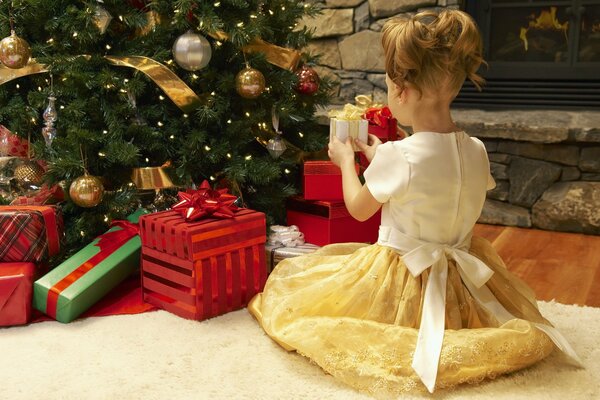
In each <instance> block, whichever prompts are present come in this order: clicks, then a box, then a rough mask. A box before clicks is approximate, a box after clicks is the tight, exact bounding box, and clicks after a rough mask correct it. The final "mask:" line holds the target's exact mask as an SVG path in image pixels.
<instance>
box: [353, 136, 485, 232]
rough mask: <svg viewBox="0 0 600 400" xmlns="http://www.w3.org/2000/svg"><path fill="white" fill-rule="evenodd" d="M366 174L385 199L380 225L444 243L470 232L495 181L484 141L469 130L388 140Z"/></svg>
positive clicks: (381, 199)
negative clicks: (470, 134)
mask: <svg viewBox="0 0 600 400" xmlns="http://www.w3.org/2000/svg"><path fill="white" fill-rule="evenodd" d="M364 177H365V181H366V185H367V187H368V188H369V191H370V192H371V194H372V195H373V197H375V199H376V200H377V201H378V202H380V203H383V207H382V214H381V225H383V226H390V227H393V228H396V229H398V230H400V231H402V232H403V233H405V234H407V235H409V236H411V237H413V238H415V239H419V240H424V241H427V242H433V243H445V244H457V243H460V242H462V241H464V240H465V239H466V238H467V236H469V235H470V232H471V230H472V229H473V226H474V225H475V223H476V222H477V219H478V218H479V215H480V214H481V210H482V208H483V203H484V201H485V196H486V191H487V189H491V188H493V187H495V185H496V184H495V182H494V179H493V178H492V176H491V175H490V165H489V161H488V157H487V152H486V150H485V146H484V145H483V143H482V142H481V141H480V140H479V139H476V138H472V137H470V136H469V135H467V134H466V133H465V132H453V133H435V132H418V133H415V134H413V135H412V136H410V137H408V138H406V139H404V140H400V141H393V142H387V143H384V144H382V145H380V146H378V147H377V150H376V152H375V156H374V157H373V160H372V162H371V164H370V165H369V167H368V168H367V170H366V171H365V173H364Z"/></svg>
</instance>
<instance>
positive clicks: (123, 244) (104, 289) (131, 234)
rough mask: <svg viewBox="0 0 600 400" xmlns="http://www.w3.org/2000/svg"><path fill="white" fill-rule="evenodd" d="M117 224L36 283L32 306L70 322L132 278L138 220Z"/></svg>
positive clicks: (131, 218)
mask: <svg viewBox="0 0 600 400" xmlns="http://www.w3.org/2000/svg"><path fill="white" fill-rule="evenodd" d="M146 213H147V211H146V210H143V209H139V210H137V211H136V212H135V213H133V214H131V215H130V216H129V217H127V221H118V222H116V223H114V224H115V225H116V226H113V227H112V228H111V229H109V230H108V231H107V232H106V233H104V234H103V235H100V236H99V237H98V238H96V239H94V241H93V242H92V243H90V244H88V245H87V246H85V247H84V248H83V249H81V250H79V251H78V252H77V253H75V254H74V255H73V256H71V257H70V258H69V259H67V260H65V261H64V262H63V263H62V264H60V265H59V266H58V267H56V268H54V269H53V270H52V271H50V272H49V273H47V274H46V275H44V276H43V277H42V278H40V279H38V280H37V281H35V282H34V284H33V306H34V307H35V308H36V309H38V310H40V311H41V312H43V313H44V314H47V315H48V316H50V317H52V318H54V319H56V320H57V321H60V322H64V323H67V322H71V321H73V320H74V319H75V318H77V317H78V316H79V315H81V314H82V313H83V312H85V311H86V310H87V309H89V308H90V307H91V306H93V305H94V304H96V303H97V302H98V301H99V300H100V299H101V298H102V297H104V296H105V295H106V294H107V293H108V292H110V291H111V290H112V289H114V288H115V287H116V286H117V285H118V284H119V283H121V282H122V281H124V280H125V279H126V278H127V277H128V276H129V275H131V274H132V273H133V272H134V271H135V270H136V269H137V268H138V267H139V265H140V249H141V246H142V245H141V241H140V237H139V235H138V230H137V222H138V218H139V217H140V216H141V215H143V214H146Z"/></svg>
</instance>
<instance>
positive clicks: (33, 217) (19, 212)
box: [0, 206, 63, 263]
mask: <svg viewBox="0 0 600 400" xmlns="http://www.w3.org/2000/svg"><path fill="white" fill-rule="evenodd" d="M62 226H63V225H62V217H61V214H60V213H59V212H58V210H57V209H56V208H54V207H50V206H0V261H2V262H21V261H22V262H35V263H39V262H41V261H43V260H45V259H46V257H51V256H53V255H56V254H58V252H59V251H60V236H61V234H62Z"/></svg>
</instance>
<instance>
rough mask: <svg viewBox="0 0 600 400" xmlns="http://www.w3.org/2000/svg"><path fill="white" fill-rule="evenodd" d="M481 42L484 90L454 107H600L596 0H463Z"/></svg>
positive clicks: (469, 90) (467, 91)
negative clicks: (483, 62)
mask: <svg viewBox="0 0 600 400" xmlns="http://www.w3.org/2000/svg"><path fill="white" fill-rule="evenodd" d="M465 3H466V4H465V9H466V11H467V12H468V13H470V14H471V15H472V16H473V17H474V18H475V20H476V21H477V23H478V25H479V27H480V29H481V31H482V36H483V41H484V58H485V59H486V61H487V62H488V68H487V69H486V68H485V67H483V68H482V75H484V77H485V78H486V80H487V85H486V86H485V88H484V91H483V92H478V91H477V90H476V89H475V87H474V86H473V85H472V84H470V83H466V84H465V86H464V87H463V89H462V90H461V93H460V94H459V96H458V97H457V99H456V101H455V105H457V106H468V107H477V108H580V109H600V1H598V0H596V1H591V0H587V1H586V0H569V1H544V0H528V1H527V0H525V1H517V0H467V1H466V2H465Z"/></svg>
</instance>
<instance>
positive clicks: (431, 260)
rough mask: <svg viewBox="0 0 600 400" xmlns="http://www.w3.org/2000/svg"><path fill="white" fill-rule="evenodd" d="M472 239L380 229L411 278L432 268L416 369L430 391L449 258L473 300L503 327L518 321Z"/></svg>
mask: <svg viewBox="0 0 600 400" xmlns="http://www.w3.org/2000/svg"><path fill="white" fill-rule="evenodd" d="M470 242H471V238H470V237H467V238H466V239H465V240H464V241H463V242H462V243H459V244H457V245H448V244H439V243H430V242H425V241H422V240H419V239H415V238H413V237H410V236H408V235H406V234H405V233H403V232H400V231H399V230H397V229H395V228H392V227H389V226H380V227H379V240H378V243H379V244H381V245H383V246H388V247H392V248H394V249H396V250H398V251H399V252H400V253H401V254H402V260H403V261H404V264H405V265H406V267H407V268H408V270H409V271H410V273H411V275H412V276H414V277H417V276H419V275H421V273H422V272H423V271H425V270H426V269H428V268H430V267H431V270H430V271H429V278H428V279H427V285H426V287H425V297H424V300H423V311H422V313H421V324H420V328H419V335H418V337H417V345H416V348H415V353H414V356H413V362H412V367H413V369H414V370H415V372H416V373H417V375H418V376H419V378H421V381H422V382H423V384H424V385H425V386H426V387H427V390H429V392H431V393H433V391H434V389H435V382H436V378H437V371H438V365H439V360H440V354H441V352H442V342H443V340H444V329H445V322H446V282H447V279H448V259H453V260H454V261H456V265H457V267H458V272H459V274H460V276H461V278H462V281H463V282H464V283H465V285H466V287H467V289H468V290H469V292H470V293H471V295H472V296H473V298H474V299H475V300H476V301H477V302H479V303H480V304H481V305H482V306H484V307H485V308H486V309H487V310H488V311H489V312H490V313H492V314H493V315H494V317H496V319H497V320H498V322H499V323H500V324H503V323H505V322H507V321H509V320H511V319H515V318H516V317H515V316H513V315H512V314H511V313H510V312H508V311H507V310H506V309H505V308H504V306H502V304H500V302H499V301H498V299H496V297H495V296H494V294H493V293H492V292H491V291H490V290H489V289H488V287H487V286H485V283H486V282H487V281H488V280H489V279H490V278H491V277H492V275H493V274H494V272H493V271H492V270H491V269H490V268H489V267H488V266H487V265H486V264H485V263H484V262H483V261H481V260H480V259H479V258H477V257H475V256H473V255H471V254H470V253H469V252H468V250H469V247H470V244H471V243H470ZM534 325H535V326H536V327H537V328H538V329H540V330H541V331H543V332H544V333H546V334H547V335H548V337H550V339H551V340H552V341H553V342H554V343H555V344H556V346H557V347H558V348H559V349H560V350H562V351H563V352H565V353H566V354H567V355H568V356H570V357H571V358H572V359H573V360H574V361H575V362H576V363H577V364H578V365H581V361H580V360H579V357H578V356H577V354H575V351H574V350H573V349H572V348H571V346H570V345H569V343H568V342H567V340H566V339H565V338H564V337H563V336H562V335H561V333H560V332H559V331H558V330H557V329H555V328H553V327H551V326H549V325H544V324H539V323H534Z"/></svg>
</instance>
